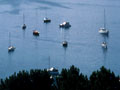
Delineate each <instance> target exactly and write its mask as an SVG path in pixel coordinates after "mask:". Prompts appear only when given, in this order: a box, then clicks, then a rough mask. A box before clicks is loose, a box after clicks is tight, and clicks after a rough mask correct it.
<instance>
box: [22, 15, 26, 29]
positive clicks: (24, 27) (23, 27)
mask: <svg viewBox="0 0 120 90" xmlns="http://www.w3.org/2000/svg"><path fill="white" fill-rule="evenodd" d="M22 29H23V30H25V29H26V24H25V16H24V14H23V26H22Z"/></svg>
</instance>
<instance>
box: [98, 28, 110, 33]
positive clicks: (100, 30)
mask: <svg viewBox="0 0 120 90" xmlns="http://www.w3.org/2000/svg"><path fill="white" fill-rule="evenodd" d="M99 33H101V34H108V33H109V31H108V30H106V29H104V28H103V29H99Z"/></svg>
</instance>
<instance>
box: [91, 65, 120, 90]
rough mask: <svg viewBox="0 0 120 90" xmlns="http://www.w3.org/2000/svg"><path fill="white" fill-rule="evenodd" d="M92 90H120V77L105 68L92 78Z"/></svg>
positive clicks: (95, 73)
mask: <svg viewBox="0 0 120 90" xmlns="http://www.w3.org/2000/svg"><path fill="white" fill-rule="evenodd" d="M90 86H91V90H120V82H119V77H116V76H115V74H114V73H113V72H111V71H110V70H107V69H106V68H104V67H101V68H100V71H98V70H97V71H95V72H93V73H92V75H91V76H90Z"/></svg>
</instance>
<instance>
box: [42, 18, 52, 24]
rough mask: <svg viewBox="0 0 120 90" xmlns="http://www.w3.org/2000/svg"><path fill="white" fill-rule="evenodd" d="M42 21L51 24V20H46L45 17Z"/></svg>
mask: <svg viewBox="0 0 120 90" xmlns="http://www.w3.org/2000/svg"><path fill="white" fill-rule="evenodd" d="M43 21H44V23H49V22H51V20H50V19H49V18H47V17H45V18H44V20H43Z"/></svg>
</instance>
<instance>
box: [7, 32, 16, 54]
mask: <svg viewBox="0 0 120 90" xmlns="http://www.w3.org/2000/svg"><path fill="white" fill-rule="evenodd" d="M14 50H15V47H14V46H12V45H11V34H10V33H9V47H8V52H12V51H14Z"/></svg>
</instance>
